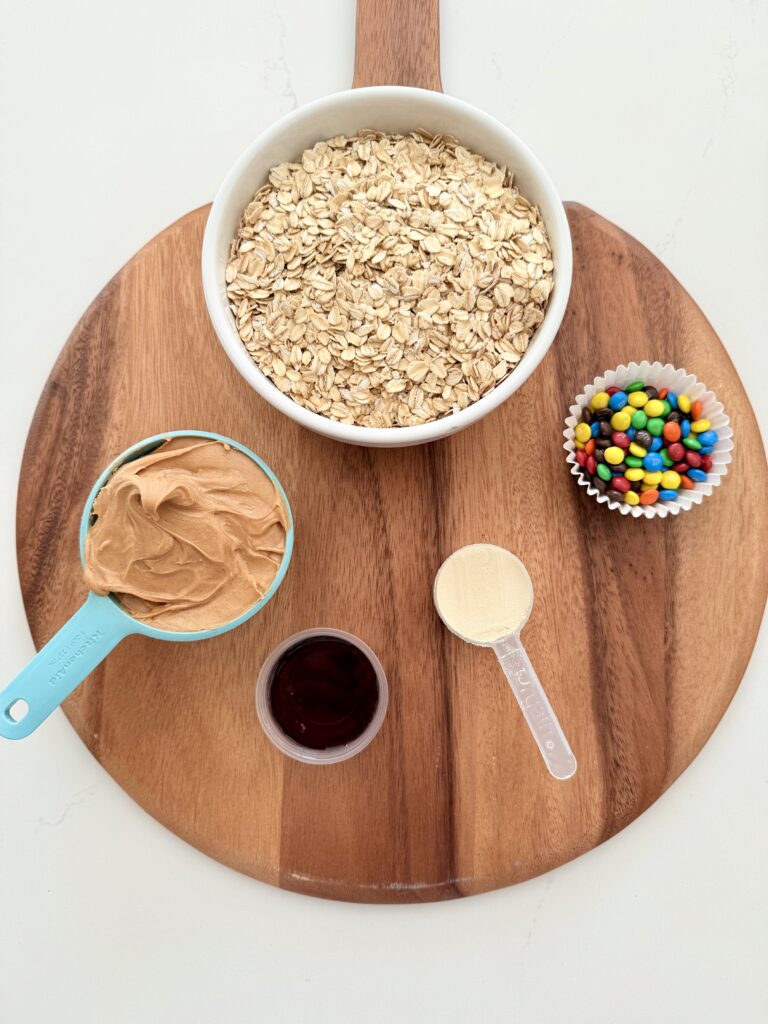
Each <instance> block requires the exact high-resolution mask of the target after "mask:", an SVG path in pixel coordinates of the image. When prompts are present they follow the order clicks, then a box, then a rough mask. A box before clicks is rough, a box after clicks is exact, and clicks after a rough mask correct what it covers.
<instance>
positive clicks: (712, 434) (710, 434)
mask: <svg viewBox="0 0 768 1024" xmlns="http://www.w3.org/2000/svg"><path fill="white" fill-rule="evenodd" d="M716 440H717V432H716V431H714V430H705V431H704V432H703V433H702V434H699V442H700V443H701V444H703V445H704V446H705V447H706V446H707V445H710V444H714V443H715V441H716Z"/></svg>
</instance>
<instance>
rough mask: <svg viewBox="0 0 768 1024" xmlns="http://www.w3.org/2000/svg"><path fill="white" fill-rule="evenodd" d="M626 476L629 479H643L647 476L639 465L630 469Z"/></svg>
mask: <svg viewBox="0 0 768 1024" xmlns="http://www.w3.org/2000/svg"><path fill="white" fill-rule="evenodd" d="M624 476H625V477H626V478H627V480H633V481H634V480H642V479H643V478H644V476H645V470H644V469H641V468H640V467H639V466H638V467H637V468H633V469H628V470H627V471H626V473H625V474H624Z"/></svg>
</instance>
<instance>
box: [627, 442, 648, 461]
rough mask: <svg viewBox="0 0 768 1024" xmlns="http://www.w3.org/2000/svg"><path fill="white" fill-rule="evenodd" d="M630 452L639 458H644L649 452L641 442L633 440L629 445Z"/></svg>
mask: <svg viewBox="0 0 768 1024" xmlns="http://www.w3.org/2000/svg"><path fill="white" fill-rule="evenodd" d="M629 454H630V455H636V456H637V457H638V459H642V458H644V457H645V456H646V455H647V454H648V452H647V451H646V450H645V448H643V446H642V445H641V444H638V443H637V441H633V442H632V443H631V444H630V446H629Z"/></svg>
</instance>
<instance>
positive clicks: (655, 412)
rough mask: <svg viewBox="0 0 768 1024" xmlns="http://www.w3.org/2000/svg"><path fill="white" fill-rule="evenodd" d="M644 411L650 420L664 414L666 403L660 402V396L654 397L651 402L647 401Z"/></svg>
mask: <svg viewBox="0 0 768 1024" xmlns="http://www.w3.org/2000/svg"><path fill="white" fill-rule="evenodd" d="M643 412H645V414H646V416H647V417H648V419H649V420H652V419H653V418H654V417H655V416H661V415H663V413H664V403H663V402H660V401H659V400H658V398H652V399H651V400H650V402H646V403H645V409H644V410H643Z"/></svg>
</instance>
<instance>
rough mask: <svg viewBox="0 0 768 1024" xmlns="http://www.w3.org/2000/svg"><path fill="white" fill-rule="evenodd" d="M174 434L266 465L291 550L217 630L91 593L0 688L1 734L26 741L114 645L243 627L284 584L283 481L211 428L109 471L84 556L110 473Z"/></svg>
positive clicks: (129, 455)
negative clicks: (179, 623) (150, 620)
mask: <svg viewBox="0 0 768 1024" xmlns="http://www.w3.org/2000/svg"><path fill="white" fill-rule="evenodd" d="M172 437H204V438H208V439H209V440H211V441H222V442H223V443H224V444H228V445H231V446H232V447H233V448H237V449H238V451H241V452H242V453H243V454H244V455H247V456H248V458H249V459H253V461H254V462H255V463H256V464H257V465H258V466H260V467H261V469H262V470H263V471H264V472H265V473H266V474H267V476H268V477H269V479H270V480H271V481H272V483H273V484H274V485H275V487H276V488H277V491H278V494H279V495H280V497H281V498H282V500H283V503H284V505H285V509H286V512H287V514H288V533H287V536H286V538H285V553H284V554H283V560H282V562H281V563H280V567H279V569H278V570H277V575H276V576H275V578H274V580H273V581H272V585H271V586H270V588H269V590H267V592H266V594H265V595H264V597H262V598H261V600H260V601H257V602H256V603H255V604H254V605H252V606H251V607H250V608H249V609H248V611H246V612H244V613H243V614H242V615H240V616H239V617H238V618H236V619H232V621H231V622H226V623H224V625H223V626H217V627H216V628H215V629H199V630H194V631H190V632H180V631H176V630H170V629H158V628H157V627H156V626H150V625H148V624H147V623H145V622H140V621H139V620H138V619H135V618H133V616H132V615H130V614H129V613H128V612H127V611H125V609H124V608H123V607H122V605H121V604H120V603H119V602H118V601H117V599H116V598H114V597H113V596H112V595H109V596H107V597H102V596H101V595H99V594H94V593H90V594H89V595H88V597H87V598H86V601H85V604H84V605H83V606H82V607H81V608H80V609H79V611H77V612H75V614H74V615H73V616H72V618H71V619H70V620H69V621H68V622H66V623H65V624H64V625H63V626H62V627H61V629H60V630H59V631H58V633H57V634H56V635H55V636H54V637H52V638H51V639H50V640H49V641H48V643H47V644H46V645H45V647H43V648H41V650H40V651H38V653H37V654H36V655H35V657H34V658H33V659H32V661H30V663H29V664H28V665H27V666H26V668H23V669H22V670H21V672H20V673H19V674H18V675H17V676H16V678H15V679H14V680H13V682H12V683H9V684H8V686H6V687H5V689H4V690H2V691H0V736H4V737H6V739H10V740H19V739H23V738H24V737H25V736H29V734H30V733H31V732H34V730H35V729H36V728H37V727H38V726H39V725H40V724H41V723H42V722H44V721H45V719H46V718H47V717H48V715H50V713H51V712H52V711H54V710H55V709H56V708H57V707H58V706H59V704H61V702H62V701H63V700H65V699H66V698H67V697H68V696H69V695H70V693H72V691H73V690H74V689H75V688H76V687H78V686H79V685H80V683H82V681H83V680H84V679H85V677H86V676H87V675H88V674H89V673H90V672H92V671H93V669H95V668H96V666H97V665H99V664H101V662H102V661H103V660H104V658H106V656H107V655H108V654H109V652H110V651H111V650H112V649H113V647H115V646H117V644H119V643H120V641H121V640H122V639H124V638H125V637H127V636H130V635H131V634H133V633H140V634H141V635H142V636H151V637H154V638H155V639H156V640H173V641H176V642H177V643H178V642H181V643H184V642H186V641H189V640H206V639H208V638H209V637H212V636H219V635H220V634H221V633H227V632H228V631H229V630H230V629H234V628H235V627H236V626H240V625H242V623H243V622H246V621H247V620H248V619H250V618H251V616H253V615H255V614H256V612H258V611H261V609H262V608H263V607H264V605H265V604H266V603H267V601H269V600H270V599H271V598H272V597H273V596H274V594H275V592H276V591H277V588H278V587H279V586H280V584H281V583H282V582H283V579H284V577H285V574H286V572H287V571H288V566H289V564H290V561H291V555H292V553H293V515H292V513H291V506H290V505H289V504H288V499H287V498H286V496H285V491H284V490H283V488H282V486H281V484H280V481H279V480H278V479H277V477H276V476H275V474H274V473H273V472H272V470H271V469H270V468H269V466H267V465H266V463H264V462H263V461H262V460H261V459H260V458H259V457H258V455H255V454H254V453H253V452H252V451H250V450H249V449H248V448H246V447H245V446H244V445H242V444H239V443H238V442H237V441H233V440H232V439H231V438H229V437H222V436H221V435H220V434H213V433H210V432H209V431H206V430H171V431H168V433H165V434H155V435H154V436H153V437H147V438H145V439H144V440H143V441H139V442H138V443H137V444H134V445H131V447H130V448H126V450H125V451H124V452H123V453H122V454H121V455H118V457H117V458H116V459H114V460H113V461H112V462H111V463H110V464H109V466H107V468H106V469H105V470H104V472H103V473H102V474H101V476H100V477H99V479H98V480H97V481H96V483H95V484H94V486H93V490H92V491H91V493H90V494H89V495H88V500H87V501H86V503H85V508H84V509H83V517H82V519H81V521H80V560H81V561H82V562H83V563H84V562H85V538H86V536H87V534H88V529H89V527H90V525H91V509H92V507H93V503H94V501H95V500H96V495H97V494H98V493H99V491H100V490H101V488H102V487H103V486H104V484H105V483H106V482H107V480H108V479H109V478H110V476H111V475H112V474H113V473H114V472H115V471H116V470H117V469H119V468H120V466H122V465H124V464H125V463H126V462H132V461H133V460H134V459H138V458H139V457H140V456H142V455H148V454H149V452H151V451H154V449H155V448H157V447H159V446H160V445H161V444H162V443H163V441H167V440H169V439H170V438H172Z"/></svg>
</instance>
